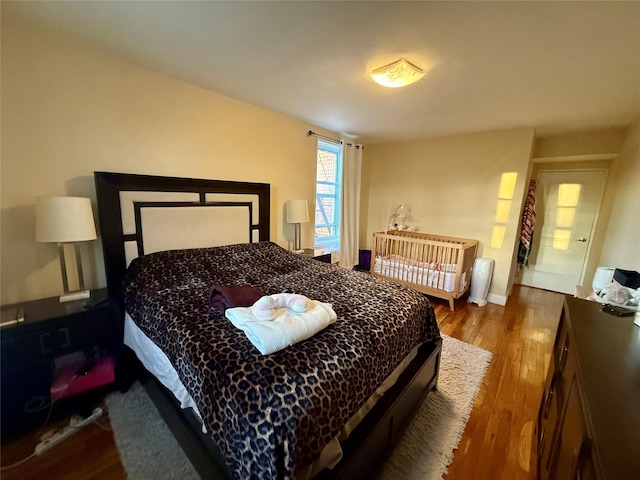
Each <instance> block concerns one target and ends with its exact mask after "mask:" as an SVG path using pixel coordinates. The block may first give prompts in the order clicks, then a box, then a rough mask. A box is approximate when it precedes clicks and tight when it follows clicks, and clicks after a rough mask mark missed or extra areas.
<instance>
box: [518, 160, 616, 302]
mask: <svg viewBox="0 0 640 480" xmlns="http://www.w3.org/2000/svg"><path fill="white" fill-rule="evenodd" d="M605 182H606V172H605V171H603V170H597V171H540V172H539V174H538V179H537V191H536V223H535V227H534V232H533V242H532V246H531V254H530V256H529V265H528V266H527V267H525V268H524V270H523V272H522V276H521V282H520V283H522V284H523V285H528V286H531V287H538V288H544V289H545V290H553V291H556V292H562V293H567V294H573V293H575V288H576V285H579V284H581V283H583V278H582V276H583V271H584V265H585V262H586V259H587V253H588V251H589V247H590V245H591V234H592V232H593V230H594V226H595V221H596V217H597V215H598V210H599V208H600V202H601V200H602V195H603V192H604V186H605Z"/></svg>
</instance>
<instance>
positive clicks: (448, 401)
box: [106, 335, 491, 480]
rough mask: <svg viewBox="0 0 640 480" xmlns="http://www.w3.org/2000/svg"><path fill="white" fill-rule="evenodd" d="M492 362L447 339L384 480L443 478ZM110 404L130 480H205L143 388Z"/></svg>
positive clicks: (111, 397)
mask: <svg viewBox="0 0 640 480" xmlns="http://www.w3.org/2000/svg"><path fill="white" fill-rule="evenodd" d="M490 361H491V353H490V352H487V351H485V350H482V349H481V348H478V347H475V346H473V345H469V344H467V343H464V342H461V341H459V340H456V339H454V338H451V337H448V336H446V335H443V346H442V362H441V365H440V375H439V379H438V390H437V391H435V392H431V393H430V394H429V396H428V401H426V402H425V403H424V404H423V405H422V406H421V407H420V409H419V410H418V413H417V414H416V416H415V418H414V419H413V421H412V422H411V424H410V425H409V427H408V428H407V430H406V432H405V434H404V436H403V437H402V439H401V440H400V443H399V444H398V445H397V446H396V448H395V449H394V451H393V453H392V454H391V456H390V458H389V459H388V460H387V462H386V463H385V465H384V467H383V469H382V471H381V472H380V475H379V476H378V478H379V479H380V480H398V479H403V480H438V479H441V478H442V476H443V475H444V474H445V473H446V471H447V465H449V464H450V463H451V461H452V460H453V451H454V450H455V448H456V447H457V445H458V443H459V441H460V438H461V437H462V433H463V432H464V428H465V425H466V424H467V421H468V420H469V415H470V413H471V409H472V408H473V403H474V401H475V398H476V396H477V395H478V391H479V390H480V385H481V384H482V378H483V377H484V374H485V372H486V370H487V367H488V365H489V362H490ZM106 404H107V408H108V410H109V416H110V419H111V424H112V426H113V434H114V437H115V440H116V445H117V446H118V450H119V451H120V457H121V459H122V464H123V465H124V468H125V470H126V471H127V474H128V476H129V478H130V479H132V480H147V479H149V480H160V479H163V480H164V479H197V478H199V477H198V475H197V474H196V472H195V470H194V469H193V467H192V466H191V464H190V463H189V460H188V459H187V457H186V456H185V454H184V453H183V451H182V449H181V448H180V446H179V445H178V443H177V442H176V440H175V439H174V437H173V435H172V434H171V433H170V432H169V429H168V427H167V426H166V425H165V423H164V422H163V420H162V418H161V417H160V414H159V413H158V411H157V410H156V408H155V406H154V405H153V403H152V402H151V400H150V399H149V397H148V396H147V394H146V392H145V390H144V388H143V387H142V386H141V385H140V384H139V383H136V384H134V386H133V387H132V388H131V389H130V390H129V392H127V393H126V394H124V395H121V394H119V393H114V394H111V395H109V396H108V397H107V398H106Z"/></svg>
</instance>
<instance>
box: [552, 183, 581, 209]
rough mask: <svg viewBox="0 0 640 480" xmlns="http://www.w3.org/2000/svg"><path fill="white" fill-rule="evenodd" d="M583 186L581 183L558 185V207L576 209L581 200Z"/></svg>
mask: <svg viewBox="0 0 640 480" xmlns="http://www.w3.org/2000/svg"><path fill="white" fill-rule="evenodd" d="M581 189H582V185H580V184H579V183H561V184H560V185H558V206H559V207H576V206H578V201H579V200H580V190H581Z"/></svg>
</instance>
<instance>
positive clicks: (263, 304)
mask: <svg viewBox="0 0 640 480" xmlns="http://www.w3.org/2000/svg"><path fill="white" fill-rule="evenodd" d="M308 307H309V299H308V298H307V297H305V296H304V295H298V294H296V293H276V294H274V295H265V296H264V297H262V298H259V299H258V301H256V303H254V304H253V306H252V307H251V313H253V316H254V317H256V318H257V319H258V320H272V319H273V318H274V317H275V316H276V312H275V309H276V308H287V309H289V310H292V311H293V312H296V313H303V312H306V311H307V308H308Z"/></svg>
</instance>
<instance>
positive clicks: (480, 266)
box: [467, 258, 494, 307]
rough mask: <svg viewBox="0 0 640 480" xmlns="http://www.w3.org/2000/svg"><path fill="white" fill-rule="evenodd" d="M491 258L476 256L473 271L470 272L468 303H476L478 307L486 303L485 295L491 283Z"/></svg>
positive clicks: (492, 261)
mask: <svg viewBox="0 0 640 480" xmlns="http://www.w3.org/2000/svg"><path fill="white" fill-rule="evenodd" d="M493 263H494V260H493V259H492V258H476V261H475V262H473V272H472V274H471V289H470V293H469V299H468V300H467V301H468V302H469V303H477V304H478V306H479V307H484V306H485V305H486V304H487V295H488V294H489V286H490V285H491V276H492V275H493Z"/></svg>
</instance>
